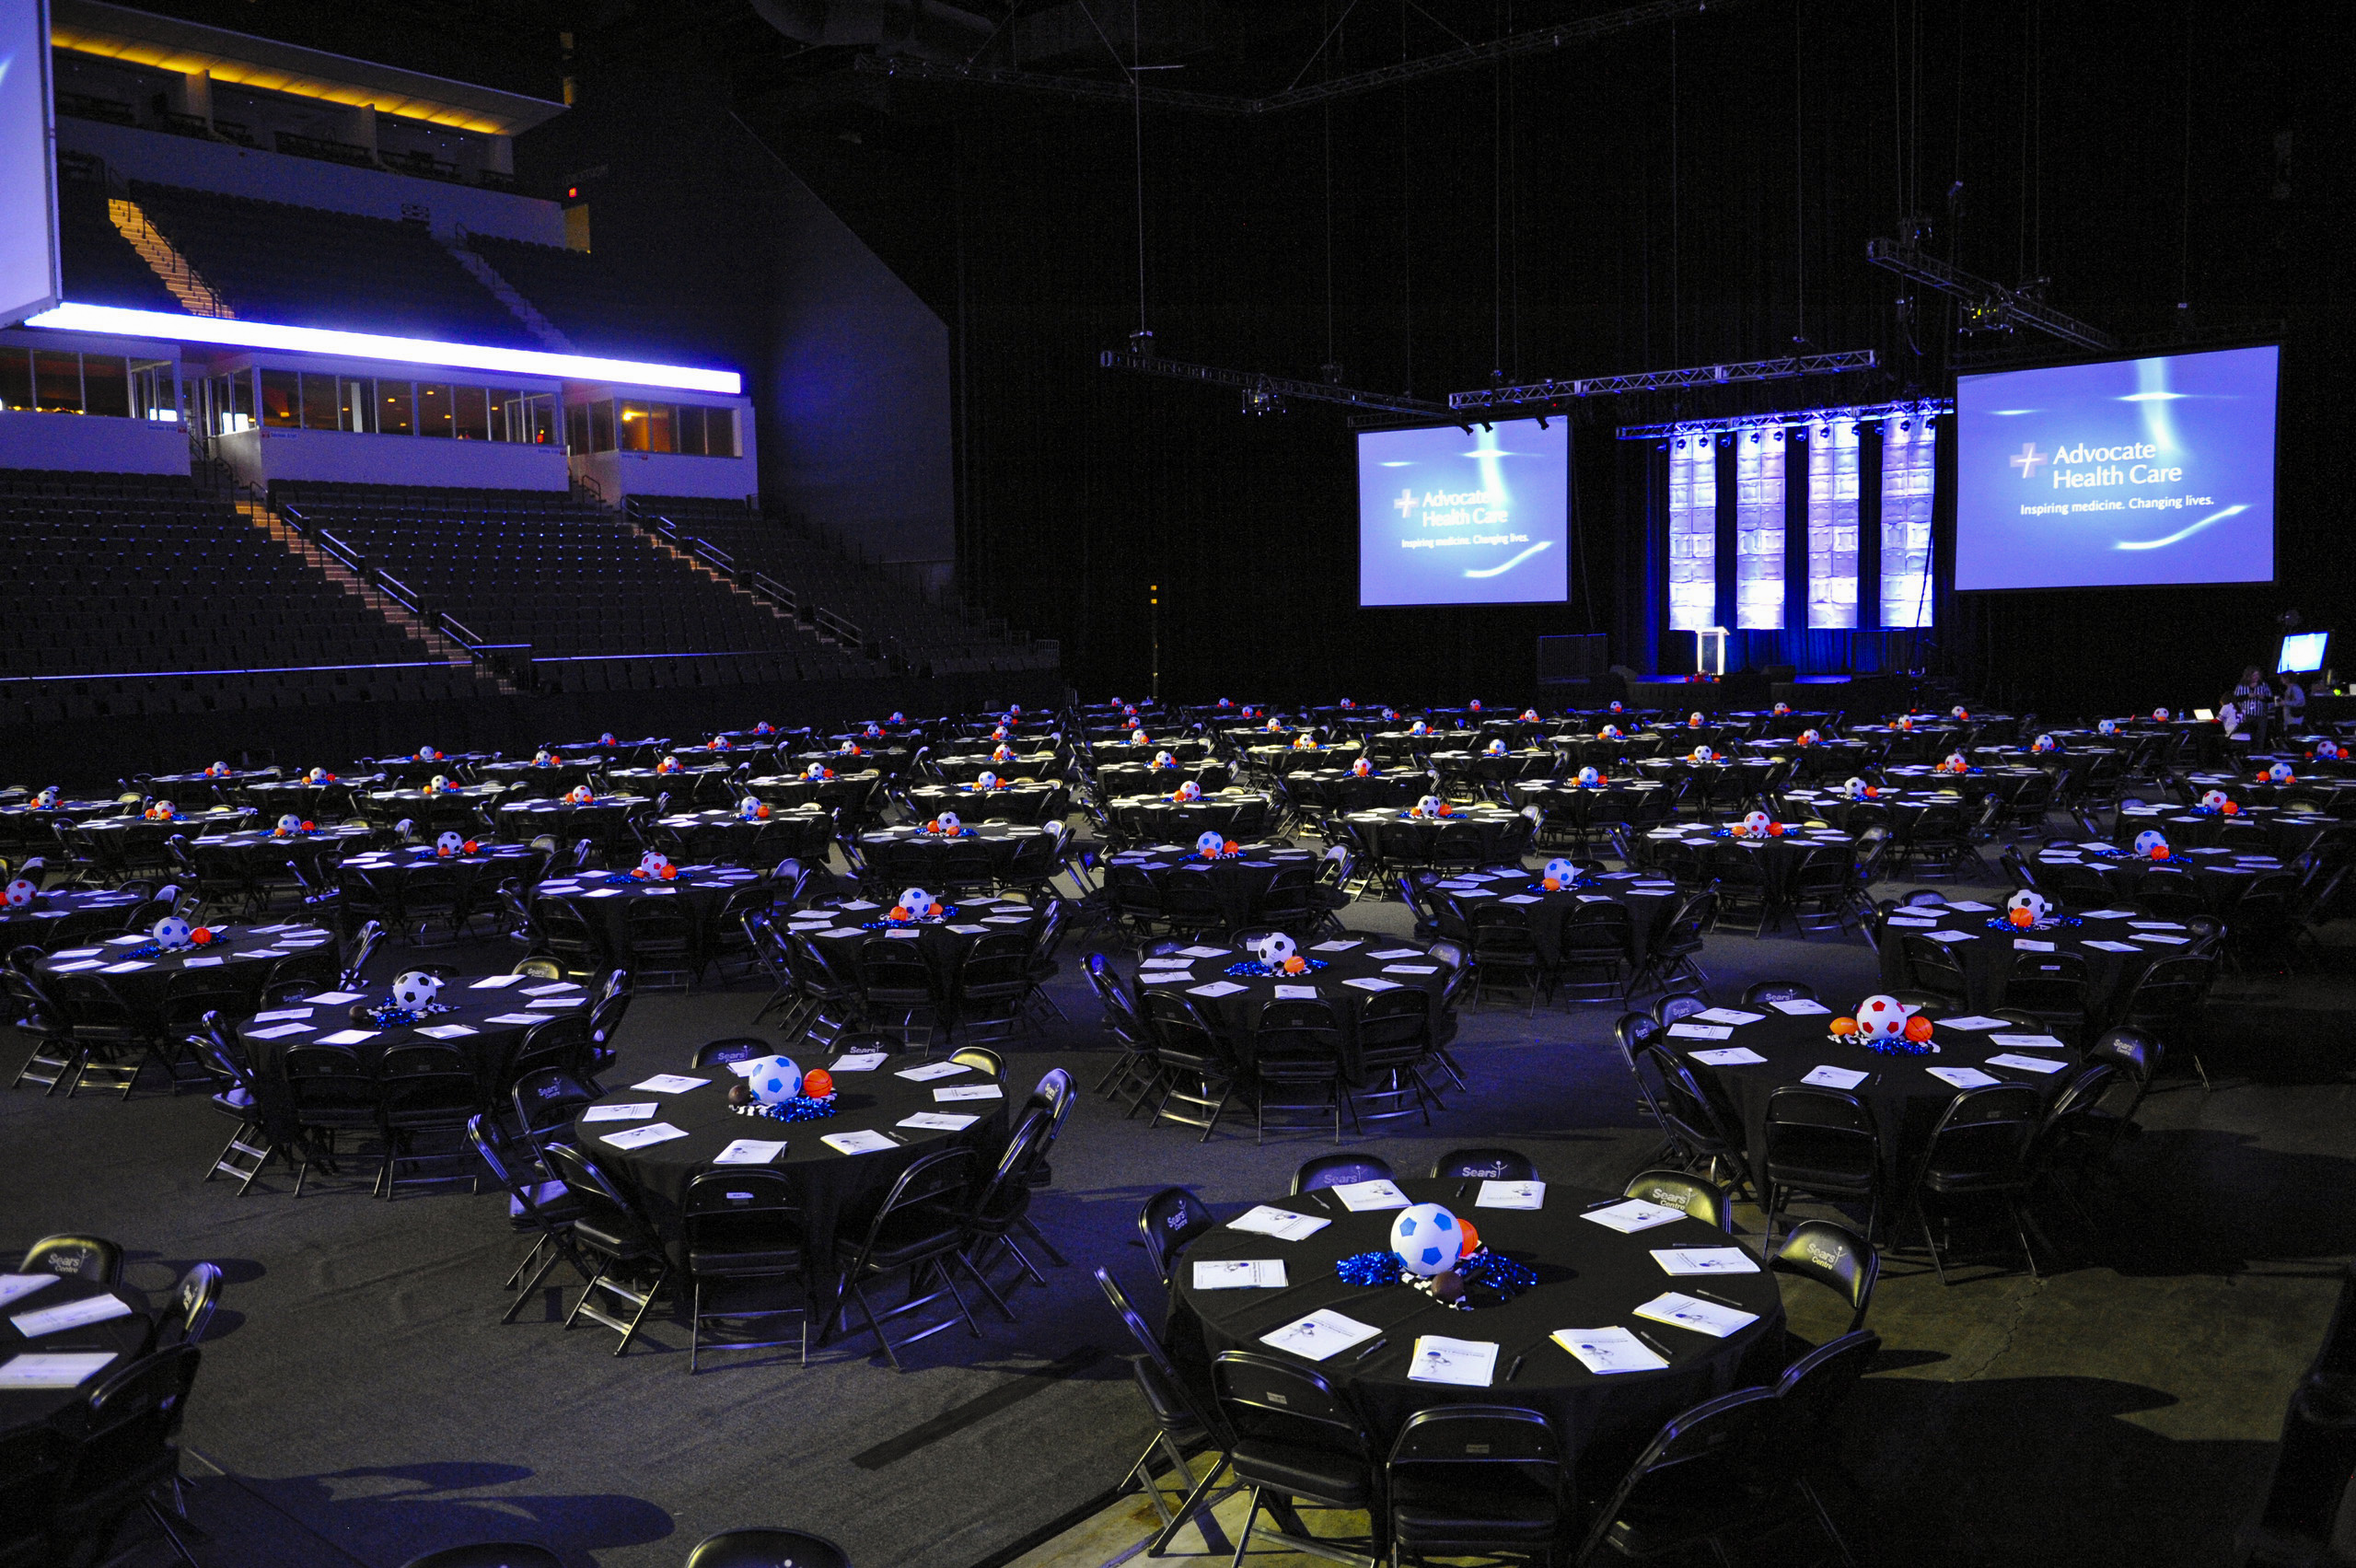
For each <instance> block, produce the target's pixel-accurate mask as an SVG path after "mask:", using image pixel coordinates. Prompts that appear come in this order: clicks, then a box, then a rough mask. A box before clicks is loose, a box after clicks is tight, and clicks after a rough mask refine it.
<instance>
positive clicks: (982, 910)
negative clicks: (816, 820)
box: [791, 897, 1040, 1001]
mask: <svg viewBox="0 0 2356 1568" xmlns="http://www.w3.org/2000/svg"><path fill="white" fill-rule="evenodd" d="M889 907H890V906H889V905H888V904H881V903H877V902H876V900H872V899H852V900H830V901H829V902H826V903H823V904H818V905H814V906H812V907H811V908H808V909H806V910H802V911H799V912H796V913H795V915H794V917H793V921H792V923H791V929H792V931H793V933H794V935H797V936H807V937H808V938H809V939H810V941H811V942H812V943H813V944H815V945H816V946H817V947H818V950H819V951H820V952H822V953H824V954H825V955H826V958H827V962H828V963H829V964H830V965H832V966H833V967H834V968H835V970H837V971H838V972H840V973H842V974H845V975H855V974H857V973H858V972H859V949H860V948H861V947H865V945H866V944H867V943H869V942H871V941H873V940H875V939H876V937H879V936H880V937H883V938H885V939H886V940H888V941H894V942H904V943H906V944H908V945H909V946H910V947H914V948H915V949H916V956H917V957H918V958H923V960H924V962H925V963H926V965H928V966H929V967H930V968H931V969H932V971H933V978H934V981H935V992H934V994H935V995H936V996H938V997H940V998H942V999H943V1000H945V1001H946V999H948V998H951V997H954V996H955V995H956V994H957V984H956V982H957V970H958V967H959V966H960V965H962V964H963V963H964V962H965V956H966V954H967V953H968V952H969V951H971V950H972V947H973V945H974V944H975V943H976V942H979V941H981V939H982V938H983V937H984V936H992V935H1002V934H1005V933H1010V932H1011V933H1013V934H1014V935H1018V936H1021V937H1023V938H1025V939H1026V940H1028V941H1031V942H1034V943H1035V942H1037V940H1038V939H1039V919H1040V912H1039V911H1038V910H1036V909H1034V908H1032V907H1031V906H1030V905H1029V904H1027V903H1025V902H1024V901H1023V900H1020V899H1009V898H987V897H985V898H976V899H960V900H957V901H956V902H955V903H951V904H948V905H946V909H947V910H948V911H949V913H947V914H946V915H945V916H944V917H940V918H935V919H932V920H922V921H918V922H916V923H914V924H912V925H899V926H894V925H891V924H889V923H888V922H887V921H886V920H885V919H884V914H885V912H886V911H887V910H888V908H889Z"/></svg>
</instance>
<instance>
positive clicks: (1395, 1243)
mask: <svg viewBox="0 0 2356 1568" xmlns="http://www.w3.org/2000/svg"><path fill="white" fill-rule="evenodd" d="M1391 1250H1392V1251H1394V1252H1396V1253H1398V1254H1399V1260H1400V1261H1401V1262H1403V1263H1405V1264H1406V1265H1407V1272H1409V1273H1410V1274H1420V1275H1422V1277H1423V1278H1425V1279H1427V1280H1428V1279H1430V1278H1431V1277H1432V1276H1433V1275H1434V1274H1445V1273H1446V1272H1448V1271H1449V1270H1450V1269H1453V1268H1455V1267H1456V1264H1457V1259H1458V1258H1460V1257H1462V1256H1464V1227H1463V1226H1461V1225H1457V1216H1456V1215H1454V1214H1450V1213H1448V1211H1447V1210H1445V1209H1444V1208H1442V1207H1441V1206H1440V1205H1439V1204H1437V1203H1418V1204H1416V1205H1415V1206H1414V1207H1412V1208H1407V1209H1401V1210H1400V1211H1399V1218H1397V1219H1395V1220H1393V1221H1391Z"/></svg>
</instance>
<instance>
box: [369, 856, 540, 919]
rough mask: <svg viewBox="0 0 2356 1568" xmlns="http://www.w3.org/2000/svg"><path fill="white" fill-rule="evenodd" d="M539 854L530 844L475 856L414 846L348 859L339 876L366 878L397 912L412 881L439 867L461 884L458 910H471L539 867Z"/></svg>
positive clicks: (459, 885)
mask: <svg viewBox="0 0 2356 1568" xmlns="http://www.w3.org/2000/svg"><path fill="white" fill-rule="evenodd" d="M539 855H540V851H538V850H536V849H534V848H532V847H531V845H529V844H480V845H478V846H477V850H476V853H475V854H447V855H446V854H438V853H436V852H435V851H434V850H432V849H419V848H415V847H411V848H405V849H397V850H380V851H374V852H371V853H369V854H354V855H347V856H345V857H344V860H343V863H342V865H339V866H338V867H337V868H336V874H337V877H338V878H339V879H343V878H351V877H365V878H366V880H367V882H368V885H369V886H370V887H371V888H373V889H376V892H377V897H379V898H381V899H384V900H388V901H389V902H390V903H391V904H392V906H393V907H394V908H396V909H398V908H399V907H400V895H401V892H402V889H403V888H404V886H405V885H406V884H407V882H408V880H409V878H410V877H412V876H413V875H414V874H415V873H417V872H419V871H422V870H424V868H425V867H427V866H438V867H441V868H443V869H445V870H447V871H448V872H449V874H450V879H451V880H452V881H454V882H456V883H457V884H458V907H459V908H460V909H469V908H473V907H476V906H478V905H480V904H482V903H483V902H484V901H486V900H488V899H489V898H490V896H491V890H492V889H494V888H496V887H498V885H499V884H500V883H502V882H504V881H505V880H506V879H507V878H508V877H517V876H521V875H522V874H523V873H524V872H525V871H527V870H528V868H529V867H530V866H532V865H535V864H537V862H538V857H539Z"/></svg>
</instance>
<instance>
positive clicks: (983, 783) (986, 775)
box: [973, 771, 998, 789]
mask: <svg viewBox="0 0 2356 1568" xmlns="http://www.w3.org/2000/svg"><path fill="white" fill-rule="evenodd" d="M973 787H974V788H976V789H996V788H997V787H998V775H997V774H996V773H993V772H987V771H985V772H983V773H982V774H981V777H979V778H977V779H975V780H974V781H973Z"/></svg>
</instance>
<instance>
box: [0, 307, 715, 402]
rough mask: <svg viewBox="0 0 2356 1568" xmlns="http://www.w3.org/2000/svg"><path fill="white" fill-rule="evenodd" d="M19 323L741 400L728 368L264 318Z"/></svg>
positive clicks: (144, 316)
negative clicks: (710, 394) (444, 340)
mask: <svg viewBox="0 0 2356 1568" xmlns="http://www.w3.org/2000/svg"><path fill="white" fill-rule="evenodd" d="M25 324H26V325H27V326H29V327H47V328H50V329H52V330H53V331H73V332H107V333H111V334H113V335H115V336H118V337H132V338H163V339H167V340H169V341H172V342H177V343H211V344H214V345H215V346H217V347H221V348H258V349H276V350H281V351H284V352H288V353H295V354H334V355H339V356H341V357H342V358H345V359H373V360H381V361H384V362H386V363H388V364H394V365H431V366H445V367H447V368H448V369H452V370H496V371H505V372H506V373H507V374H509V375H514V376H545V377H553V378H555V379H558V380H565V381H610V382H620V383H621V384H623V385H626V386H632V387H661V388H666V389H670V390H674V391H681V392H717V393H721V394H724V395H725V396H728V397H741V396H742V395H743V393H744V378H743V377H740V376H738V375H737V373H736V372H735V371H733V370H700V369H697V368H696V367H694V366H686V365H648V364H644V363H642V362H640V361H637V360H631V359H599V358H597V357H596V356H594V355H591V354H546V353H542V352H540V351H539V350H536V349H520V348H493V347H490V346H488V345H484V344H476V343H437V342H435V341H434V340H433V339H430V338H392V337H385V336H381V335H379V334H377V333H375V332H344V331H333V330H331V329H329V328H326V327H281V326H274V325H273V324H272V323H270V322H267V321H238V320H225V319H218V318H215V317H211V316H182V315H179V314H176V313H174V312H171V311H168V310H126V309H123V308H120V307H118V306H112V305H75V304H72V303H68V304H64V305H61V306H59V307H57V308H55V309H54V310H44V311H43V312H41V314H40V315H38V316H34V317H31V318H29V319H28V320H27V321H26V323H25Z"/></svg>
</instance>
